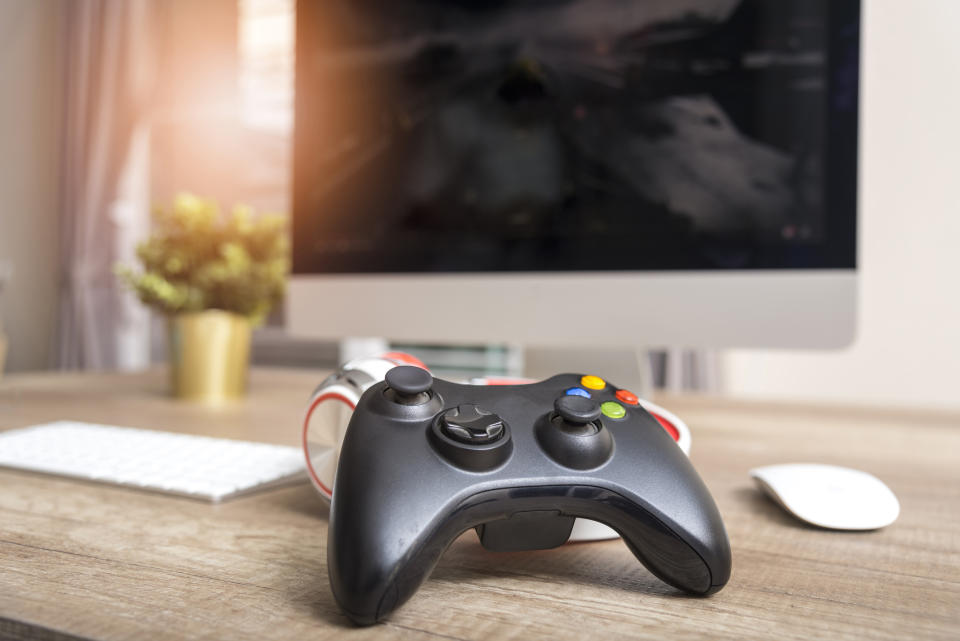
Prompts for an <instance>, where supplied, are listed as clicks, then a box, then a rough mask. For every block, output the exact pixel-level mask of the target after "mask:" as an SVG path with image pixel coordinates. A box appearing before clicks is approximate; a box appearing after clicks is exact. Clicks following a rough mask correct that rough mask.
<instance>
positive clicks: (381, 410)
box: [327, 368, 731, 624]
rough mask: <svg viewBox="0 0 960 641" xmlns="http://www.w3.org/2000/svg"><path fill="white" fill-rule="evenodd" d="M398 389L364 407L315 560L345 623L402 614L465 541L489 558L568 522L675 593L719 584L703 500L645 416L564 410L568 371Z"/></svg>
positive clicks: (366, 400)
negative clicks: (588, 525)
mask: <svg viewBox="0 0 960 641" xmlns="http://www.w3.org/2000/svg"><path fill="white" fill-rule="evenodd" d="M398 369H401V368H398ZM413 374H416V373H413ZM416 375H418V376H419V374H416ZM391 378H395V379H396V383H397V386H398V388H401V389H397V390H394V389H391V388H390V386H389V382H390V380H391ZM408 378H411V379H412V380H407V379H406V378H404V377H403V376H394V377H387V380H386V381H384V382H381V383H378V384H376V385H374V386H373V387H371V388H370V389H368V390H367V391H366V392H365V393H364V394H363V396H362V397H361V398H360V401H359V404H358V405H357V409H356V411H355V413H354V414H353V417H352V419H351V421H350V424H349V427H348V428H347V433H346V437H345V439H344V442H343V448H342V450H341V455H340V461H339V467H338V469H337V474H336V481H335V492H334V493H333V502H332V505H331V511H330V534H329V540H328V545H327V555H328V566H329V571H330V584H331V587H332V589H333V594H334V596H335V597H336V599H337V602H338V603H339V604H340V606H341V608H342V609H343V610H344V612H345V613H346V614H347V615H348V616H349V617H350V618H351V619H352V620H354V621H355V622H357V623H360V624H370V623H374V622H375V621H377V620H380V619H382V618H384V617H386V616H388V615H389V614H390V613H391V612H393V611H394V610H395V609H396V608H397V607H399V606H400V605H402V604H403V603H404V602H406V601H407V600H408V599H409V598H410V597H411V596H412V595H413V594H414V592H415V591H416V590H417V588H419V586H420V585H421V584H422V583H423V581H424V580H425V579H426V578H427V576H429V574H430V572H431V571H432V569H433V568H434V566H435V565H436V563H437V561H438V560H439V558H440V555H441V554H442V553H443V551H444V550H445V549H446V548H447V547H448V546H449V545H450V544H451V543H452V542H453V541H454V539H456V538H457V536H459V535H460V534H461V533H462V532H464V531H465V530H467V529H469V528H477V531H478V534H479V535H480V539H481V542H482V543H483V544H484V546H486V547H487V548H489V549H492V550H521V549H543V548H548V547H555V546H557V545H561V544H563V543H564V542H565V541H566V537H567V536H568V535H569V532H570V527H571V526H572V523H573V517H583V518H587V519H592V520H595V521H599V522H602V523H605V524H607V525H609V526H610V527H612V528H613V529H615V530H616V531H617V532H619V533H620V534H621V535H622V536H623V539H624V541H625V542H626V544H627V545H628V547H629V548H630V549H631V551H632V552H633V553H634V555H635V556H636V557H637V558H638V559H639V560H640V561H641V562H642V563H643V564H644V565H645V566H646V567H647V568H648V569H649V570H650V571H651V572H652V573H653V574H655V575H656V576H658V577H659V578H661V579H662V580H663V581H665V582H666V583H668V584H670V585H672V586H674V587H677V588H679V589H681V590H683V591H685V592H688V593H691V594H696V595H707V594H710V593H712V592H715V591H716V590H719V589H720V588H721V587H723V586H724V585H725V584H726V582H727V580H728V579H729V577H730V565H731V558H730V545H729V542H728V540H727V534H726V531H725V530H724V527H723V522H722V520H721V518H720V514H719V512H718V511H717V508H716V505H715V504H714V501H713V498H712V497H711V496H710V493H709V492H708V491H707V488H706V486H705V485H704V484H703V482H702V481H701V480H700V477H699V476H698V475H697V473H696V471H695V470H694V469H693V466H692V465H691V464H690V461H689V459H688V458H687V457H686V456H685V455H684V453H683V452H682V451H681V450H680V448H678V447H677V446H676V443H675V442H674V441H673V440H672V439H671V437H670V436H669V435H668V434H667V432H665V431H664V429H663V428H662V427H661V426H660V425H659V424H658V423H657V421H656V420H655V419H654V418H653V417H652V416H650V414H648V413H647V412H646V410H644V409H643V408H642V406H639V405H626V406H625V409H626V412H625V414H624V415H623V417H622V418H611V417H610V416H608V415H607V414H606V413H605V414H603V415H600V413H599V411H594V410H593V408H592V407H590V406H589V405H588V404H586V403H580V402H579V401H577V402H575V403H571V402H569V401H568V400H563V399H564V396H565V390H568V389H570V388H572V387H575V386H576V385H578V383H579V381H581V379H582V378H583V377H582V376H581V375H578V374H561V375H558V376H554V377H552V378H549V379H547V380H545V381H541V382H539V383H535V384H530V385H516V386H497V387H483V386H475V385H459V384H455V383H449V382H447V381H443V380H440V379H432V381H431V384H430V385H429V388H428V389H422V388H423V387H425V386H422V385H416V383H418V382H419V381H417V380H415V378H414V377H408ZM617 391H618V388H616V387H614V386H612V385H609V384H606V386H605V387H604V388H602V389H599V390H591V396H592V400H593V401H594V402H595V403H596V404H597V406H600V405H602V404H603V403H609V402H615V400H616V396H615V394H616V392H617ZM608 407H609V406H608Z"/></svg>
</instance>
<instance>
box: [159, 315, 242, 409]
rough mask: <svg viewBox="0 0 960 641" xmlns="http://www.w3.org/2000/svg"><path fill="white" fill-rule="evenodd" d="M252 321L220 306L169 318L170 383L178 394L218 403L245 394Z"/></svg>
mask: <svg viewBox="0 0 960 641" xmlns="http://www.w3.org/2000/svg"><path fill="white" fill-rule="evenodd" d="M250 332H251V329H250V321H249V320H248V319H247V318H246V317H245V316H240V315H239V314H231V313H230V312H224V311H221V310H218V309H210V310H207V311H204V312H194V313H190V314H177V315H175V316H170V317H169V318H168V319H167V333H168V334H167V335H168V345H169V349H170V387H171V391H172V393H173V395H174V396H175V397H177V398H182V399H188V400H193V401H203V402H208V403H218V402H222V401H227V400H231V399H237V398H241V397H243V395H244V394H245V393H246V391H247V370H248V366H249V363H250Z"/></svg>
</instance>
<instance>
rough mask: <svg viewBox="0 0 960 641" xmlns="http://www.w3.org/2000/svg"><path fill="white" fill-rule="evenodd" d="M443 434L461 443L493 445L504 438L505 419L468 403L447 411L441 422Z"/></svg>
mask: <svg viewBox="0 0 960 641" xmlns="http://www.w3.org/2000/svg"><path fill="white" fill-rule="evenodd" d="M441 422H442V425H443V432H444V434H446V435H447V436H449V437H450V438H452V439H454V440H455V441H459V442H461V443H472V444H480V443H491V442H493V441H495V440H497V439H499V438H500V437H502V436H503V432H504V428H503V419H501V418H500V417H499V416H497V415H496V414H494V413H492V412H488V411H487V410H484V409H481V408H480V407H478V406H476V405H473V404H472V403H468V404H465V405H459V406H457V407H455V408H453V409H450V410H447V411H446V412H445V413H444V414H443V418H442V420H441Z"/></svg>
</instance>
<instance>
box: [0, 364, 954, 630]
mask: <svg viewBox="0 0 960 641" xmlns="http://www.w3.org/2000/svg"><path fill="white" fill-rule="evenodd" d="M321 378H322V373H321V372H312V373H311V372H291V371H279V370H259V371H256V372H255V373H254V375H253V380H252V393H251V396H250V398H249V399H247V400H246V401H243V402H240V403H237V404H234V405H230V406H226V407H222V408H219V409H215V408H206V407H201V406H196V405H190V404H182V403H175V402H173V401H170V400H169V399H167V398H166V397H165V396H164V394H163V389H164V382H163V379H162V376H161V375H160V373H159V372H148V373H144V374H136V375H89V374H87V375H38V376H19V377H11V378H9V379H6V380H4V381H3V382H0V429H6V428H13V427H18V426H22V425H28V424H32V423H37V422H41V421H48V420H54V419H61V418H72V419H78V420H86V421H99V422H106V423H114V424H121V425H131V426H137V427H147V428H155V429H166V430H171V431H179V432H191V433H202V434H211V435H216V436H225V437H233V438H242V439H250V440H258V441H265V442H274V443H286V444H297V442H298V437H299V434H298V422H299V420H300V416H301V411H302V406H303V403H304V400H305V399H306V398H307V396H308V394H309V392H310V391H311V390H312V388H313V386H314V385H315V384H316V382H317V381H319V380H320V379H321ZM660 400H661V401H662V402H663V403H664V404H666V405H667V406H668V407H669V408H670V409H671V410H673V411H675V412H677V413H678V414H680V415H681V416H683V417H684V418H685V420H686V421H687V422H688V423H689V424H690V426H691V430H692V432H693V451H692V455H693V456H692V458H693V461H694V464H695V465H696V466H697V468H698V469H699V471H700V473H701V475H702V476H703V478H704V480H705V481H706V483H707V485H708V486H709V487H710V489H711V491H712V492H713V495H714V497H715V498H716V500H717V503H718V505H719V507H720V511H721V513H722V514H723V517H724V519H725V522H726V525H727V528H728V531H729V534H730V539H731V544H732V547H733V555H734V567H733V577H732V579H731V580H730V583H729V584H728V586H727V587H726V588H725V589H723V590H722V591H720V592H719V593H717V594H715V595H713V596H712V597H709V598H705V599H702V598H691V597H686V596H683V595H681V594H679V593H677V592H676V591H675V590H673V589H671V588H669V587H668V586H666V585H664V584H663V583H661V582H660V581H658V580H657V579H655V578H654V577H653V576H651V575H650V574H649V573H648V572H647V571H646V570H645V569H644V568H643V567H642V566H641V565H640V564H639V563H637V562H636V561H635V559H634V558H633V556H632V555H631V554H630V552H629V551H628V550H627V549H626V547H625V546H624V545H623V543H622V542H620V541H610V542H605V543H581V544H570V545H566V546H563V547H562V548H560V549H556V550H549V551H543V552H533V553H501V554H495V553H490V552H487V551H485V550H484V549H483V548H481V547H480V545H479V543H478V542H477V540H476V537H475V535H473V534H472V533H467V534H465V535H464V536H462V537H461V538H460V539H459V540H457V542H456V543H454V545H453V546H452V547H451V548H450V549H449V550H448V551H447V552H446V554H445V555H444V556H443V558H442V560H441V562H440V564H439V566H438V567H437V569H436V570H435V571H434V573H433V575H432V576H431V578H430V579H429V580H428V581H427V582H426V584H425V585H424V586H423V587H422V588H421V589H420V591H419V592H418V593H417V594H416V596H415V597H414V598H413V599H412V600H411V601H410V602H409V603H408V604H407V605H406V606H404V607H402V608H401V609H400V610H399V611H398V612H397V613H396V614H395V615H394V616H393V617H392V618H391V619H390V620H389V621H388V622H386V623H384V624H380V625H377V626H374V627H371V628H354V627H352V626H350V625H349V623H348V621H347V620H346V619H345V618H344V617H343V616H342V615H341V614H340V613H339V611H338V610H337V607H336V604H335V603H334V601H333V599H332V596H331V594H330V590H329V587H328V584H327V571H326V560H325V544H326V534H327V527H326V526H327V521H326V519H327V509H326V505H325V504H324V502H323V501H322V500H321V499H320V498H319V497H318V496H317V495H316V493H315V492H314V491H313V489H312V488H311V487H310V486H309V485H307V484H303V485H298V486H293V487H288V488H285V489H280V490H275V491H270V492H265V493H261V494H257V495H253V496H249V497H245V498H240V499H236V500H233V501H230V502H227V503H224V504H222V505H216V506H211V505H207V504H204V503H200V502H195V501H191V500H188V499H179V498H171V497H166V496H162V495H156V494H148V493H143V492H137V491H133V490H126V489H119V488H113V487H109V486H101V485H95V484H85V483H77V482H73V481H68V480H62V479H57V478H52V477H46V476H41V475H34V474H27V473H20V472H13V471H0V637H3V638H15V639H75V638H82V639H150V640H157V639H188V638H189V639H296V640H297V641H302V640H303V639H318V640H319V639H340V638H351V639H353V638H356V639H365V638H373V637H391V638H402V639H406V638H410V639H427V638H436V637H441V638H450V639H478V640H479V639H492V638H496V639H531V638H550V639H584V638H587V639H591V638H595V639H610V638H651V639H666V638H680V639H686V638H703V637H712V638H723V639H727V638H729V639H740V638H778V639H809V638H811V637H814V638H816V637H823V638H831V639H865V638H870V639H898V640H900V639H908V638H924V639H935V638H940V639H957V638H958V637H960V515H958V507H960V465H958V463H960V461H958V459H960V416H958V415H956V414H949V413H940V414H936V413H923V412H904V411H886V412H884V411H877V410H871V411H867V410H857V409H845V408H816V407H809V406H798V405H793V406H790V405H777V404H769V403H767V404H760V403H744V402H732V401H725V400H717V399H698V398H665V399H660ZM790 461H816V462H824V463H834V464H840V465H847V466H851V467H856V468H860V469H863V470H866V471H869V472H871V473H874V474H876V475H877V476H879V477H880V478H882V479H884V480H885V481H886V482H887V483H888V484H889V485H890V487H891V488H892V489H893V491H894V492H895V493H896V494H897V495H898V496H899V498H900V500H901V505H902V513H901V516H900V519H899V520H898V521H897V522H896V523H895V524H894V525H892V526H891V527H889V528H887V529H885V530H881V531H878V532H870V533H836V532H829V531H824V530H818V529H813V528H809V527H805V526H803V525H801V524H800V523H798V522H796V521H794V520H793V519H792V518H791V517H789V516H787V515H786V514H785V513H784V512H782V511H781V510H780V508H778V507H776V506H775V505H773V504H772V503H771V502H770V501H769V500H768V499H766V498H765V497H763V496H762V495H760V494H759V493H758V492H757V491H756V490H755V489H754V488H753V486H752V483H751V481H750V480H749V479H748V477H747V471H748V470H749V469H750V468H751V467H754V466H758V465H763V464H771V463H780V462H790Z"/></svg>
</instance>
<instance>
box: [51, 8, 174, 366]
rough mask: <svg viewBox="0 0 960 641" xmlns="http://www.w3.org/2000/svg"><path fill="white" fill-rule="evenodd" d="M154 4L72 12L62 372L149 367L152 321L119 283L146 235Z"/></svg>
mask: <svg viewBox="0 0 960 641" xmlns="http://www.w3.org/2000/svg"><path fill="white" fill-rule="evenodd" d="M151 11H152V9H151V5H150V3H149V2H148V0H125V1H123V2H113V1H110V0H71V2H68V3H66V14H67V15H66V20H65V27H64V29H65V33H64V41H65V47H64V51H65V56H66V60H65V78H64V86H63V92H64V95H63V102H64V105H65V109H64V126H63V134H62V135H63V145H62V157H63V174H62V183H61V189H60V193H61V208H60V209H61V212H60V220H61V263H60V269H61V280H60V282H61V283H62V286H61V287H62V290H61V295H60V325H59V349H58V365H59V367H60V368H62V369H117V368H119V369H134V368H137V367H143V366H146V365H147V364H149V356H150V352H149V345H150V344H149V329H150V328H149V321H150V319H149V315H148V313H147V311H146V310H145V309H144V308H143V307H142V306H141V305H139V304H138V302H137V301H136V299H135V297H134V296H133V295H132V294H130V293H129V292H126V291H124V290H123V288H122V287H121V286H120V284H119V283H118V281H117V279H116V276H115V275H114V267H115V265H116V263H117V262H124V263H128V264H129V263H132V262H133V261H134V259H135V256H134V247H135V244H136V241H137V240H139V239H140V238H142V237H143V236H145V235H146V233H147V232H148V230H149V210H150V198H149V157H150V154H149V150H150V127H149V110H148V108H149V105H150V104H151V97H152V96H151V93H152V87H153V84H154V77H155V74H154V68H155V56H154V54H153V51H154V49H155V42H156V38H155V35H154V34H153V33H152V29H151Z"/></svg>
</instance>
